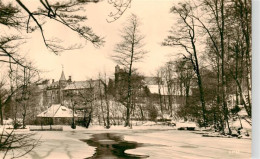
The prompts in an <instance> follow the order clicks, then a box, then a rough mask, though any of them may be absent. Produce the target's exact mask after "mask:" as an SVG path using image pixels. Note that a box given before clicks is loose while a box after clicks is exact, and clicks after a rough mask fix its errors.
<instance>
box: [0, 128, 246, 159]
mask: <svg viewBox="0 0 260 159" xmlns="http://www.w3.org/2000/svg"><path fill="white" fill-rule="evenodd" d="M28 127H29V126H28ZM175 129H176V128H174V127H169V126H164V125H154V124H152V123H150V124H149V123H148V124H145V126H133V128H132V129H130V128H125V127H123V126H112V127H111V129H104V128H103V127H102V126H92V127H90V128H89V129H85V128H82V127H79V126H77V129H75V130H73V129H71V128H70V127H69V126H63V131H39V132H37V135H36V136H35V137H36V138H40V140H41V144H40V145H39V146H37V147H36V148H35V149H33V151H32V152H30V153H29V154H27V155H26V156H24V157H23V158H28V159H31V158H32V159H57V158H62V159H74V158H75V159H80V158H87V157H91V156H92V155H93V154H94V153H95V147H91V146H88V144H87V143H86V142H83V141H81V140H82V139H90V138H91V137H92V135H93V134H99V133H117V134H121V135H123V136H124V139H125V140H126V141H135V142H138V143H145V144H144V146H143V147H138V148H136V149H130V150H129V149H128V150H126V153H130V154H140V155H148V156H149V158H151V159H153V158H154V159H159V158H160V159H164V158H165V159H170V158H175V159H176V158H178V159H179V158H180V159H181V158H187V159H196V158H223V159H226V158H227V159H229V158H230V159H231V158H232V159H233V158H236V159H239V158H241V159H246V158H251V139H237V138H216V137H215V138H213V137H202V135H201V134H198V133H195V132H192V131H178V130H175ZM27 132H30V131H29V129H25V130H17V132H16V133H27ZM196 132H197V131H196ZM0 153H1V152H0ZM0 158H1V154H0Z"/></svg>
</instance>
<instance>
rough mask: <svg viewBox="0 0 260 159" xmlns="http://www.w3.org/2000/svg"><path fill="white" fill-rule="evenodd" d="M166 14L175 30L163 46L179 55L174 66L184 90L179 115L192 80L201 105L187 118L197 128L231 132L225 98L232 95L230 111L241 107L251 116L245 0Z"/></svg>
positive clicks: (185, 6)
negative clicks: (194, 121) (197, 123)
mask: <svg viewBox="0 0 260 159" xmlns="http://www.w3.org/2000/svg"><path fill="white" fill-rule="evenodd" d="M171 13H173V14H174V15H175V16H176V17H177V18H178V24H176V25H177V26H178V27H174V28H173V29H172V30H171V31H170V35H169V36H168V37H167V38H166V39H165V40H164V42H163V45H164V46H171V47H174V48H179V50H180V52H181V53H180V54H181V55H180V58H179V59H178V60H177V61H175V63H176V64H175V68H176V70H177V76H178V79H179V80H180V82H179V83H180V84H181V85H182V84H183V86H184V88H185V89H186V91H185V92H186V93H185V98H186V102H185V103H186V104H184V105H186V106H185V109H183V110H182V111H181V112H180V113H181V114H186V112H185V111H186V109H188V106H190V104H188V101H189V100H187V99H189V98H190V97H189V92H188V91H189V89H190V80H191V79H195V80H196V83H197V88H198V97H199V99H200V100H199V101H200V102H199V103H200V105H201V106H200V111H199V112H198V114H197V113H195V114H192V111H189V115H191V116H193V117H195V118H196V119H197V120H199V121H200V123H201V124H202V125H203V126H207V125H209V124H214V125H215V126H216V127H217V128H218V129H220V130H223V131H224V128H225V127H227V128H228V131H229V133H231V129H230V126H229V121H230V117H231V116H230V113H231V110H230V109H231V108H230V104H229V103H228V100H229V97H230V95H233V94H235V98H236V107H237V108H238V105H243V108H244V109H245V110H246V112H247V115H248V117H249V118H251V105H252V104H251V54H252V53H251V1H250V0H234V1H225V0H201V1H197V2H193V1H192V2H190V1H186V2H182V3H179V4H178V5H176V6H174V7H172V8H171ZM176 50H177V49H176ZM176 53H177V54H178V52H176ZM188 70H193V73H192V72H190V71H188ZM193 74H194V76H193ZM187 82H188V83H187ZM212 91H213V92H214V93H212ZM193 93H194V92H193ZM188 110H190V109H188ZM196 114H197V115H196ZM185 116H186V115H185ZM217 123H218V124H217Z"/></svg>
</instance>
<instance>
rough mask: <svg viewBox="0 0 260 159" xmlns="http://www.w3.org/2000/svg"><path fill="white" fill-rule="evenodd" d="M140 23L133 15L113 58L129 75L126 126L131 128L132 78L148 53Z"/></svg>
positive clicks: (124, 29) (123, 31)
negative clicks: (138, 64)
mask: <svg viewBox="0 0 260 159" xmlns="http://www.w3.org/2000/svg"><path fill="white" fill-rule="evenodd" d="M139 26H140V21H139V19H138V18H137V16H136V15H134V14H132V15H131V16H130V17H129V19H128V23H127V24H126V26H125V27H124V28H123V30H122V31H121V33H122V35H121V37H122V42H120V43H119V44H117V45H116V47H115V55H113V56H112V58H113V59H114V60H115V61H116V62H117V63H118V64H119V65H122V66H123V67H124V68H125V69H126V70H127V73H128V81H127V83H128V91H127V96H126V103H125V104H124V105H125V106H126V109H127V111H126V123H125V126H130V125H129V121H130V107H131V95H132V82H131V76H132V73H133V70H134V69H133V68H134V66H133V65H134V63H136V62H139V61H140V60H142V58H143V56H144V54H145V53H146V51H144V50H143V49H142V48H143V46H144V44H143V39H144V36H142V35H141V34H140V30H139Z"/></svg>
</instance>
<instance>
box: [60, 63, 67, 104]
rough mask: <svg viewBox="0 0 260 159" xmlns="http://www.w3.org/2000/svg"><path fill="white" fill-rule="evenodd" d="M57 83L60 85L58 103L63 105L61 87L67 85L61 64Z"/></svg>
mask: <svg viewBox="0 0 260 159" xmlns="http://www.w3.org/2000/svg"><path fill="white" fill-rule="evenodd" d="M59 85H60V91H59V92H60V93H59V95H60V98H59V103H60V104H61V105H64V102H63V91H62V90H63V89H64V88H65V87H66V85H67V80H66V78H65V74H64V70H63V66H62V72H61V76H60V80H59Z"/></svg>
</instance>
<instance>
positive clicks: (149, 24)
mask: <svg viewBox="0 0 260 159" xmlns="http://www.w3.org/2000/svg"><path fill="white" fill-rule="evenodd" d="M23 2H24V3H28V1H25V0H24V1H23ZM174 2H176V0H133V1H132V4H131V8H129V9H128V10H127V11H126V12H125V14H124V15H123V16H122V17H121V18H120V19H118V20H117V21H115V22H113V23H107V21H106V18H108V14H109V13H110V12H111V11H112V8H111V6H110V5H108V3H107V0H104V1H103V2H100V3H96V4H89V5H86V12H85V13H86V14H87V17H88V20H87V21H86V23H87V25H89V26H90V27H92V28H93V31H94V32H95V33H96V34H98V35H101V36H103V37H105V41H106V43H105V45H104V46H103V47H101V48H99V49H97V48H94V47H93V46H92V44H91V43H89V42H88V43H86V44H85V41H84V39H81V38H79V37H78V36H77V34H76V33H75V32H73V31H71V30H69V29H67V28H65V27H64V26H62V25H60V24H58V23H55V22H50V21H47V23H46V24H45V26H44V28H45V34H46V36H47V37H48V38H51V37H52V36H54V37H58V38H60V39H62V40H63V41H64V44H65V45H67V44H68V45H69V44H75V43H81V44H84V45H85V46H84V48H82V49H77V50H71V51H65V52H62V53H61V54H60V55H59V56H57V55H54V54H53V53H51V52H49V51H48V50H47V49H46V47H45V46H44V44H43V40H42V37H41V35H40V32H39V31H36V32H34V33H31V34H29V35H28V36H30V37H31V39H30V40H29V42H28V43H27V44H25V45H24V48H25V49H23V51H24V52H25V53H26V54H27V57H28V58H30V60H32V61H33V62H34V64H35V65H36V66H37V67H38V68H39V69H40V70H43V71H44V72H43V73H42V77H44V78H48V79H55V81H56V80H58V79H59V78H60V75H61V70H62V65H63V66H64V71H65V76H66V78H68V76H69V75H71V76H72V80H85V79H87V78H96V77H97V75H98V73H99V72H104V71H106V72H107V75H108V76H111V77H113V73H114V67H115V65H116V63H114V62H113V60H112V59H111V57H110V56H111V54H112V53H113V49H114V46H115V44H116V43H117V42H119V41H120V35H119V30H120V29H121V28H122V24H123V23H124V22H125V20H126V18H127V17H128V16H129V15H130V14H131V13H134V14H136V15H137V16H138V17H139V18H140V19H141V22H142V25H141V29H140V30H141V32H142V34H143V35H145V39H144V40H145V44H146V45H145V49H146V50H148V51H149V52H148V54H147V56H146V58H145V59H144V60H143V62H142V63H139V64H136V66H137V68H138V69H139V72H141V73H143V74H145V75H146V76H151V75H153V74H155V71H156V69H157V68H159V66H161V65H163V63H164V62H166V61H167V60H169V54H174V49H173V48H169V47H162V46H161V45H160V44H161V42H162V41H163V39H164V38H165V37H166V36H167V34H168V30H170V28H171V26H173V24H174V23H175V18H174V17H173V15H172V14H170V8H171V7H172V6H173V3H174ZM36 4H37V3H36V1H30V4H29V5H30V7H32V8H33V7H35V6H36ZM32 23H33V22H32Z"/></svg>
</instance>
